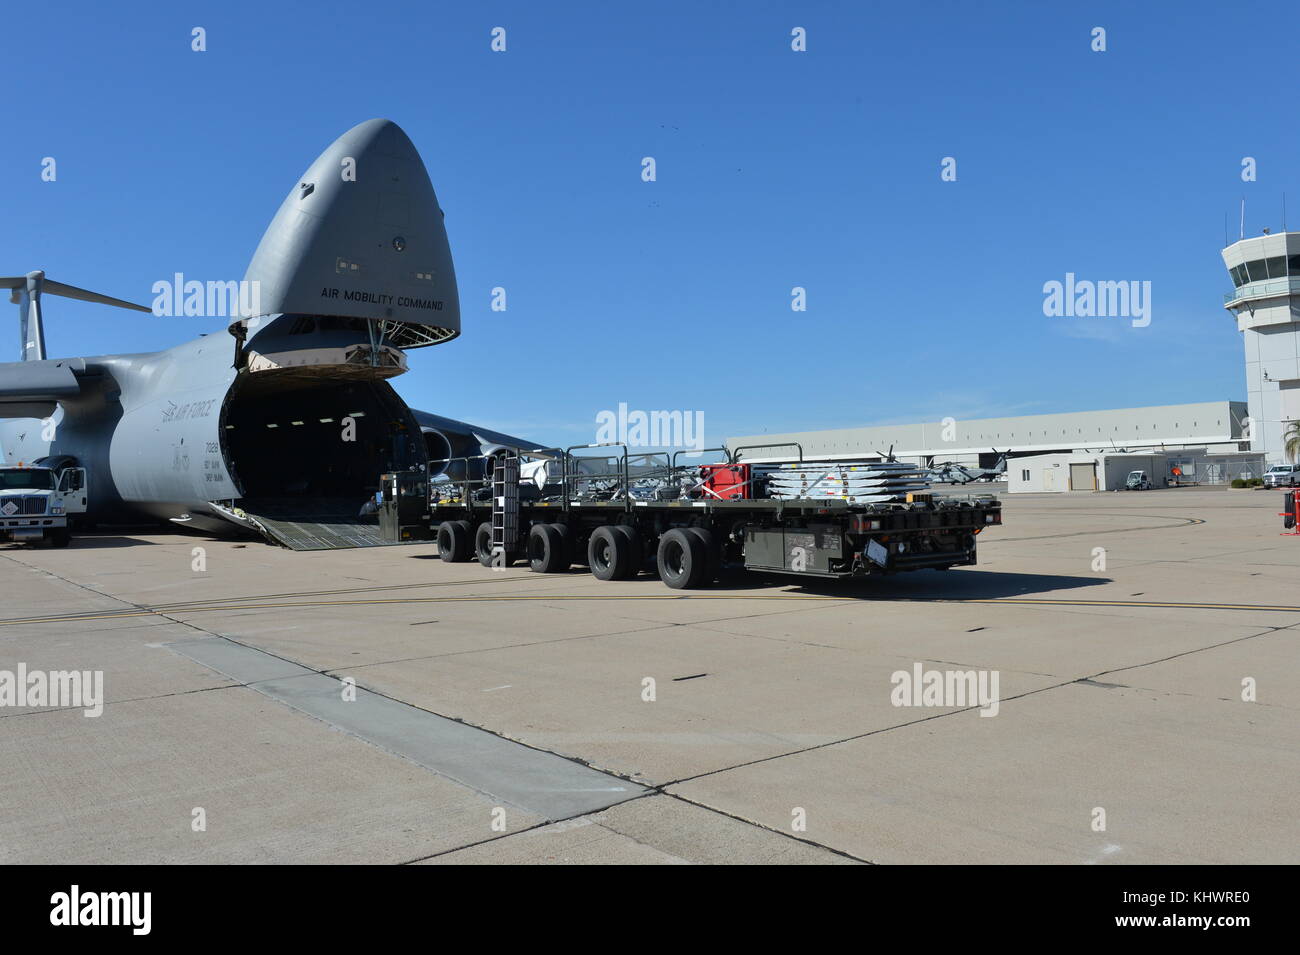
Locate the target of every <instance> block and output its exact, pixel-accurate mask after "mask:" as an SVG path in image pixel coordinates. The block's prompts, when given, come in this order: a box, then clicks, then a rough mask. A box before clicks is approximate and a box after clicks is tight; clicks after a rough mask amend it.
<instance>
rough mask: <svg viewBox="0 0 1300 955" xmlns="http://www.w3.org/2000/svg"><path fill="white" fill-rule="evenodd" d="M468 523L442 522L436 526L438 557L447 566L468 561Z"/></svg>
mask: <svg viewBox="0 0 1300 955" xmlns="http://www.w3.org/2000/svg"><path fill="white" fill-rule="evenodd" d="M469 551H470V539H469V521H443V522H442V523H441V524H439V525H438V556H439V557H441V558H442V559H443V560H444V561H446V562H447V563H449V564H459V563H463V562H464V561H467V560H469Z"/></svg>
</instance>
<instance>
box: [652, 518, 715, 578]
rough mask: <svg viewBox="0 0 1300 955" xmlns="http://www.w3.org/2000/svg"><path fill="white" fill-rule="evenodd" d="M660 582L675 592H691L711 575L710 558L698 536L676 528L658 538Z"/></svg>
mask: <svg viewBox="0 0 1300 955" xmlns="http://www.w3.org/2000/svg"><path fill="white" fill-rule="evenodd" d="M656 558H657V562H658V564H659V579H660V580H662V581H663V582H664V583H665V584H667V585H668V586H669V587H671V588H673V590H692V589H694V588H696V587H698V586H700V584H701V583H702V582H703V580H704V576H705V574H706V573H707V572H708V571H707V567H708V555H707V554H705V552H704V544H703V542H702V541H701V540H700V538H699V537H698V536H696V535H695V534H691V533H689V532H688V530H687V529H685V528H681V527H674V528H673V529H672V530H670V531H669V532H668V533H667V534H664V535H663V536H662V537H660V538H659V553H658V554H657V555H656Z"/></svg>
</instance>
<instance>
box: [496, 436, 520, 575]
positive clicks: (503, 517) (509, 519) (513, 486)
mask: <svg viewBox="0 0 1300 955" xmlns="http://www.w3.org/2000/svg"><path fill="white" fill-rule="evenodd" d="M518 540H519V455H518V454H517V453H516V452H514V451H508V452H506V453H505V454H503V455H500V456H498V457H497V458H496V460H495V461H494V462H493V467H492V559H493V565H494V566H496V565H497V561H501V564H500V566H505V559H506V556H507V555H509V553H510V551H511V550H513V549H514V546H515V544H516V543H517V542H518Z"/></svg>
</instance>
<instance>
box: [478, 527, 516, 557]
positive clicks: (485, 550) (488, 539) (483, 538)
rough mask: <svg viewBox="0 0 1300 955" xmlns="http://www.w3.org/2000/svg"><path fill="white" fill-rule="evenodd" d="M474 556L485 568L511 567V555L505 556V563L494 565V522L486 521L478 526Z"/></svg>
mask: <svg viewBox="0 0 1300 955" xmlns="http://www.w3.org/2000/svg"><path fill="white" fill-rule="evenodd" d="M474 556H475V557H477V558H478V562H479V563H480V564H482V565H483V566H484V567H496V566H502V567H508V566H510V556H509V554H506V555H504V561H503V563H501V564H500V565H498V564H496V563H494V561H493V557H494V556H495V555H494V554H493V553H492V522H491V521H484V522H483V523H482V524H480V525H479V526H478V531H477V532H476V533H475V534H474Z"/></svg>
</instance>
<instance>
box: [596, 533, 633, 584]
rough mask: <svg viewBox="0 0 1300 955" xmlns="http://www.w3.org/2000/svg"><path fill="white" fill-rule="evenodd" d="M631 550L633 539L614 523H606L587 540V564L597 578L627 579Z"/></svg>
mask: <svg viewBox="0 0 1300 955" xmlns="http://www.w3.org/2000/svg"><path fill="white" fill-rule="evenodd" d="M631 551H632V547H631V541H630V540H629V539H628V538H627V537H625V536H624V535H623V534H622V533H620V532H619V530H618V529H617V528H616V527H614V526H613V525H611V524H604V525H602V526H600V527H597V528H596V529H595V530H594V531H592V534H591V538H590V539H589V540H588V541H587V566H588V567H590V568H591V573H592V576H593V577H595V578H596V579H597V580H626V579H627V577H628V569H629V566H630V563H631V556H632V554H631Z"/></svg>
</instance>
